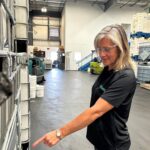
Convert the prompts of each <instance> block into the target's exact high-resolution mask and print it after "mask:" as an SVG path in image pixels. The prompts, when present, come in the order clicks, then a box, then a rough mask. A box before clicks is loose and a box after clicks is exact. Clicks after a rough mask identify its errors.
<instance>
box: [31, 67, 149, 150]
mask: <svg viewBox="0 0 150 150" xmlns="http://www.w3.org/2000/svg"><path fill="white" fill-rule="evenodd" d="M45 78H46V82H45V84H44V85H45V96H44V98H42V99H36V100H32V101H31V143H33V142H34V141H35V140H36V139H37V138H39V137H41V136H42V135H43V134H45V133H47V132H49V131H51V130H54V129H57V128H59V127H61V126H62V125H63V124H65V123H67V122H68V121H69V120H71V119H73V118H74V117H75V116H77V115H78V114H79V113H81V112H82V111H83V110H84V109H86V108H87V107H89V102H90V95H91V87H92V85H93V83H94V81H95V80H96V78H97V76H95V75H90V74H88V73H84V72H78V71H61V70H58V69H53V70H51V71H48V72H47V73H46V74H45ZM128 126H129V131H130V136H131V140H132V146H131V150H150V147H149V144H150V91H148V90H145V89H141V88H140V87H138V86H137V89H136V93H135V96H134V100H133V103H132V109H131V113H130V118H129V121H128ZM85 135H86V129H83V130H81V131H78V132H76V133H74V134H72V135H70V136H68V137H66V138H65V139H63V140H62V141H61V142H60V143H59V144H57V145H56V146H54V147H52V148H51V150H93V149H94V148H93V146H92V145H91V144H90V143H89V142H88V141H87V140H86V137H85ZM31 149H32V148H31ZM34 150H49V147H47V146H45V145H44V144H40V145H39V146H37V147H36V148H35V149H34Z"/></svg>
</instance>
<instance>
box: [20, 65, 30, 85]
mask: <svg viewBox="0 0 150 150" xmlns="http://www.w3.org/2000/svg"><path fill="white" fill-rule="evenodd" d="M20 82H21V83H28V82H29V73H28V67H27V66H25V67H21V70H20Z"/></svg>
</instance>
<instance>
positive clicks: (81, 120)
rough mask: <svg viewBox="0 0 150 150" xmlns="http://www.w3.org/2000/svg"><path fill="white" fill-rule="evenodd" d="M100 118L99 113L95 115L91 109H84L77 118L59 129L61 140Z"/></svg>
mask: <svg viewBox="0 0 150 150" xmlns="http://www.w3.org/2000/svg"><path fill="white" fill-rule="evenodd" d="M99 116H100V114H99V113H95V111H94V110H93V108H92V107H91V108H88V109H86V110H85V111H84V112H83V113H81V114H80V115H79V116H77V117H76V118H75V119H73V120H72V121H70V122H69V123H67V124H66V125H65V126H64V127H62V128H60V130H61V133H62V138H63V137H65V136H67V135H69V134H71V133H73V132H76V131H78V130H80V129H82V128H84V127H86V126H88V125H89V124H91V123H92V122H93V121H94V120H96V119H97V118H98V117H99Z"/></svg>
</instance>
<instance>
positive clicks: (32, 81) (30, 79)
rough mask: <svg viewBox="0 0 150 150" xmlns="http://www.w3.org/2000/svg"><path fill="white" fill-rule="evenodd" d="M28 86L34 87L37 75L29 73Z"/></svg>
mask: <svg viewBox="0 0 150 150" xmlns="http://www.w3.org/2000/svg"><path fill="white" fill-rule="evenodd" d="M29 82H30V88H31V87H32V88H35V89H36V82H37V76H32V75H29Z"/></svg>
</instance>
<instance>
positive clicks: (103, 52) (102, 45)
mask: <svg viewBox="0 0 150 150" xmlns="http://www.w3.org/2000/svg"><path fill="white" fill-rule="evenodd" d="M97 53H98V54H99V56H100V58H101V60H102V62H103V64H104V66H108V67H109V69H112V67H113V65H114V64H115V62H116V60H117V58H118V49H117V45H115V44H114V43H113V42H112V41H111V40H110V39H108V38H105V37H104V38H102V39H101V40H99V41H98V43H97Z"/></svg>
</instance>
